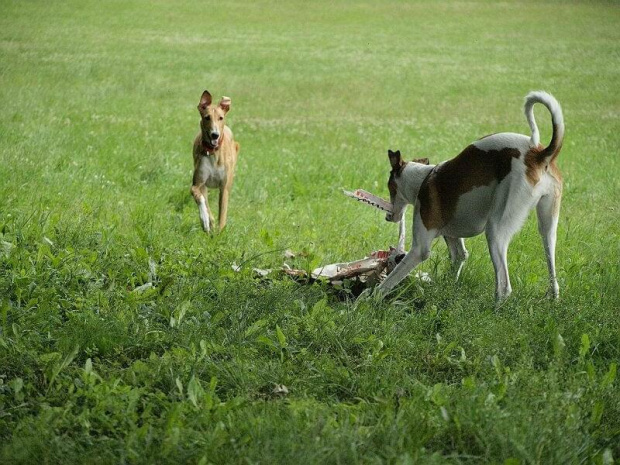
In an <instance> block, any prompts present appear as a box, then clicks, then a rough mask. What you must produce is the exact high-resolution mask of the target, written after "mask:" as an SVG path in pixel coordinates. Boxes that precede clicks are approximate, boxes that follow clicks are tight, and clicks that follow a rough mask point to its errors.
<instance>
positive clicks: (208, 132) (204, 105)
mask: <svg viewBox="0 0 620 465" xmlns="http://www.w3.org/2000/svg"><path fill="white" fill-rule="evenodd" d="M211 102H212V98H211V94H210V93H209V91H208V90H205V91H204V92H203V93H202V97H201V98H200V103H199V104H198V112H199V113H200V129H201V130H202V142H203V143H204V144H205V145H206V146H207V147H208V148H210V149H216V148H218V146H219V143H220V137H221V136H222V134H224V126H225V125H226V123H225V122H224V117H225V116H226V113H228V111H229V110H230V104H231V101H230V99H229V98H228V97H222V100H220V103H219V104H218V105H211Z"/></svg>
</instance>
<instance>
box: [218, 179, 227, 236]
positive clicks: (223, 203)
mask: <svg viewBox="0 0 620 465" xmlns="http://www.w3.org/2000/svg"><path fill="white" fill-rule="evenodd" d="M229 196H230V185H225V186H222V187H221V188H220V210H219V216H218V219H219V226H220V231H221V230H222V229H224V227H225V226H226V219H227V217H228V198H229Z"/></svg>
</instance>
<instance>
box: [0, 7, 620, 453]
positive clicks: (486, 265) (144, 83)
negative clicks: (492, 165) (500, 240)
mask: <svg viewBox="0 0 620 465" xmlns="http://www.w3.org/2000/svg"><path fill="white" fill-rule="evenodd" d="M0 12H1V14H0V463H11V464H20V463H24V464H32V463H40V464H48V463H49V464H57V463H65V464H70V463H89V464H90V463H92V464H108V463H110V464H112V463H162V464H163V463H199V464H207V463H215V464H223V463H264V464H269V463H290V464H294V463H342V464H346V463H385V462H387V463H395V464H409V463H485V462H487V463H498V464H506V465H508V464H511V465H514V464H552V463H557V464H569V463H570V464H577V463H596V464H611V463H613V462H614V460H616V461H617V460H619V458H620V393H619V391H620V390H619V389H618V380H617V379H615V377H616V367H617V364H618V361H619V359H620V286H619V277H620V220H619V218H620V214H619V206H618V200H619V199H620V181H619V177H620V153H619V148H620V45H619V44H620V27H619V26H620V7H619V4H618V3H617V2H595V1H589V2H585V1H584V2H572V1H571V2H546V1H536V2H511V1H508V2H501V3H497V2H490V1H489V2H486V1H480V2H463V1H454V2H404V1H403V2H400V1H388V2H366V1H364V2H353V1H342V2H334V1H317V2H294V1H292V0H283V1H278V2H269V1H255V2H239V1H226V2H189V1H175V2H172V1H168V2H166V1H163V0H160V1H146V0H126V1H100V2H96V1H90V0H88V1H78V0H67V1H63V2H43V1H39V0H32V1H7V0H0ZM204 89H209V90H210V91H211V92H212V93H213V94H214V95H216V96H218V97H219V96H221V95H228V96H230V97H231V98H232V110H231V112H230V113H229V117H228V122H229V125H230V126H231V127H232V129H233V131H234V133H235V136H236V138H237V140H238V141H239V142H240V144H241V153H240V159H239V165H238V169H237V178H236V184H235V186H234V188H233V192H232V199H231V203H230V211H229V223H228V227H227V229H226V230H225V231H224V232H223V233H222V234H219V235H215V236H213V237H210V236H207V235H205V234H204V233H202V232H201V230H200V225H199V218H198V212H197V209H196V206H195V204H194V202H193V200H192V199H191V198H190V195H189V186H190V182H191V173H192V160H191V144H192V140H193V137H194V136H195V134H196V132H197V130H198V112H197V110H196V105H197V104H198V100H199V97H200V94H201V93H202V91H203V90H204ZM534 89H544V90H547V91H549V92H551V93H553V94H554V95H555V96H556V97H557V98H558V100H559V101H560V103H561V104H562V106H563V108H564V115H565V120H566V137H565V145H564V149H563V151H562V153H561V154H560V158H559V165H560V168H561V170H562V172H563V175H564V178H565V189H564V201H563V205H562V214H561V219H560V227H559V234H558V252H557V262H558V272H559V281H560V287H561V296H562V297H561V299H560V300H559V301H558V302H552V301H549V300H547V299H546V298H545V297H544V294H545V291H546V287H547V271H546V266H545V260H544V254H543V251H542V245H541V242H540V239H539V236H538V232H537V228H536V223H535V219H534V218H533V217H531V218H530V219H529V220H528V222H527V224H526V225H525V227H524V228H523V230H522V231H521V232H520V233H519V234H518V235H517V236H516V238H515V240H514V241H513V243H512V245H511V248H510V251H509V262H510V272H511V277H512V283H513V289H514V292H513V295H512V296H511V298H510V299H509V300H508V301H507V302H506V303H505V304H503V305H502V306H500V307H499V308H495V306H494V302H493V291H494V284H493V269H492V265H491V262H490V259H489V256H488V252H487V250H486V242H485V240H484V237H477V238H473V239H469V240H467V242H466V243H467V246H468V249H469V251H470V253H471V256H470V259H469V261H468V262H467V264H466V266H465V268H464V271H463V275H462V279H461V280H460V281H459V283H454V282H453V278H452V276H451V274H450V272H449V271H450V270H449V268H450V267H449V260H448V258H447V250H446V247H445V245H444V244H443V243H439V242H437V244H436V245H435V246H434V248H433V254H432V256H431V259H430V260H428V261H427V262H426V263H424V264H423V265H422V266H421V269H422V270H423V271H426V272H428V273H430V275H431V277H432V282H431V283H429V284H423V283H420V282H419V281H417V280H415V279H414V278H409V279H408V280H406V282H405V283H404V284H402V285H401V286H399V287H398V289H397V292H395V293H394V294H392V295H390V296H389V298H388V299H387V300H385V301H384V302H381V303H379V302H372V301H364V302H362V303H358V304H356V303H355V302H354V301H352V300H350V299H349V300H347V299H345V300H342V299H341V298H339V296H337V295H336V294H334V292H333V291H331V290H330V289H328V288H326V287H323V286H321V285H300V284H298V283H295V282H293V281H291V280H289V279H286V278H279V277H276V278H274V279H270V280H266V281H264V280H263V281H261V280H257V279H255V278H254V277H253V275H252V272H251V268H252V267H260V268H268V267H278V266H280V265H282V263H283V261H285V260H286V261H287V263H289V264H290V265H291V266H295V267H299V268H311V267H313V266H316V265H318V264H320V263H332V262H335V261H344V260H353V259H357V258H361V257H363V256H364V255H366V254H367V253H369V252H370V251H372V250H376V249H381V248H386V247H387V246H388V245H390V244H395V242H396V235H397V227H396V225H394V224H391V223H386V222H385V221H384V219H383V215H382V214H380V213H379V212H377V211H374V210H372V209H370V208H367V207H364V206H362V205H360V204H358V203H356V202H354V201H351V200H348V199H346V198H345V197H344V196H342V195H341V193H340V188H341V187H346V188H358V187H362V188H365V189H367V190H370V191H372V192H374V193H376V194H378V195H382V196H387V187H386V182H387V175H388V161H387V156H386V154H387V149H388V148H391V149H400V150H401V151H402V152H403V155H404V156H405V158H412V157H421V156H428V157H430V158H431V161H432V162H434V163H436V162H439V161H441V160H444V159H447V158H449V157H452V156H454V155H456V154H457V153H458V152H459V151H460V150H462V149H463V148H464V147H465V146H466V145H468V144H469V143H470V142H471V141H472V140H475V139H477V138H479V137H481V136H483V135H485V134H489V133H493V132H501V131H514V132H522V133H528V126H527V124H526V122H525V118H524V117H523V114H522V101H523V97H524V96H525V94H526V93H527V92H528V91H530V90H534ZM536 114H537V118H538V120H539V125H540V127H541V131H542V140H543V141H548V140H549V137H550V118H549V116H548V113H546V112H545V111H544V109H541V108H538V109H537V113H536ZM409 221H410V216H409ZM286 249H290V250H293V251H295V252H296V253H297V257H296V258H294V259H285V258H284V251H285V250H286ZM233 262H235V263H237V264H243V269H242V271H241V272H240V273H235V272H233V271H232V269H231V264H232V263H233ZM148 283H152V287H150V288H148V289H146V288H147V287H148V285H147V286H144V287H140V286H143V285H145V284H148ZM136 288H140V289H146V290H143V291H135V289H136ZM279 384H283V385H285V386H286V387H287V389H288V394H286V395H283V394H276V393H274V387H275V386H276V385H279Z"/></svg>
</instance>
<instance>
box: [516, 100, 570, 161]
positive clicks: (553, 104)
mask: <svg viewBox="0 0 620 465" xmlns="http://www.w3.org/2000/svg"><path fill="white" fill-rule="evenodd" d="M535 103H542V104H543V105H544V106H546V107H547V109H548V110H549V112H550V113H551V122H552V124H553V136H552V137H551V142H550V143H549V145H548V146H547V147H546V148H545V149H543V150H542V151H541V152H540V153H539V154H538V156H537V158H538V161H539V162H541V163H545V164H546V163H549V162H550V161H551V160H553V159H554V158H555V157H557V156H558V154H559V153H560V149H561V148H562V142H563V141H564V115H563V114H562V107H560V104H559V103H558V101H557V100H556V99H555V97H554V96H553V95H551V94H548V93H547V92H543V91H541V90H538V91H534V92H530V93H529V94H527V96H526V97H525V106H524V108H523V110H524V112H525V118H526V119H527V122H528V124H529V125H530V129H531V130H532V137H531V139H530V146H531V147H532V148H536V147H538V145H539V144H540V133H539V132H538V126H537V125H536V119H535V118H534V104H535Z"/></svg>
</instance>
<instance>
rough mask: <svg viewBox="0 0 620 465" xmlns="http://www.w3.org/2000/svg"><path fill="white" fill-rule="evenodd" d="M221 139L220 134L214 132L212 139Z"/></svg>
mask: <svg viewBox="0 0 620 465" xmlns="http://www.w3.org/2000/svg"><path fill="white" fill-rule="evenodd" d="M219 137H220V133H219V132H212V133H211V139H213V140H215V139H217V138H219Z"/></svg>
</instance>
